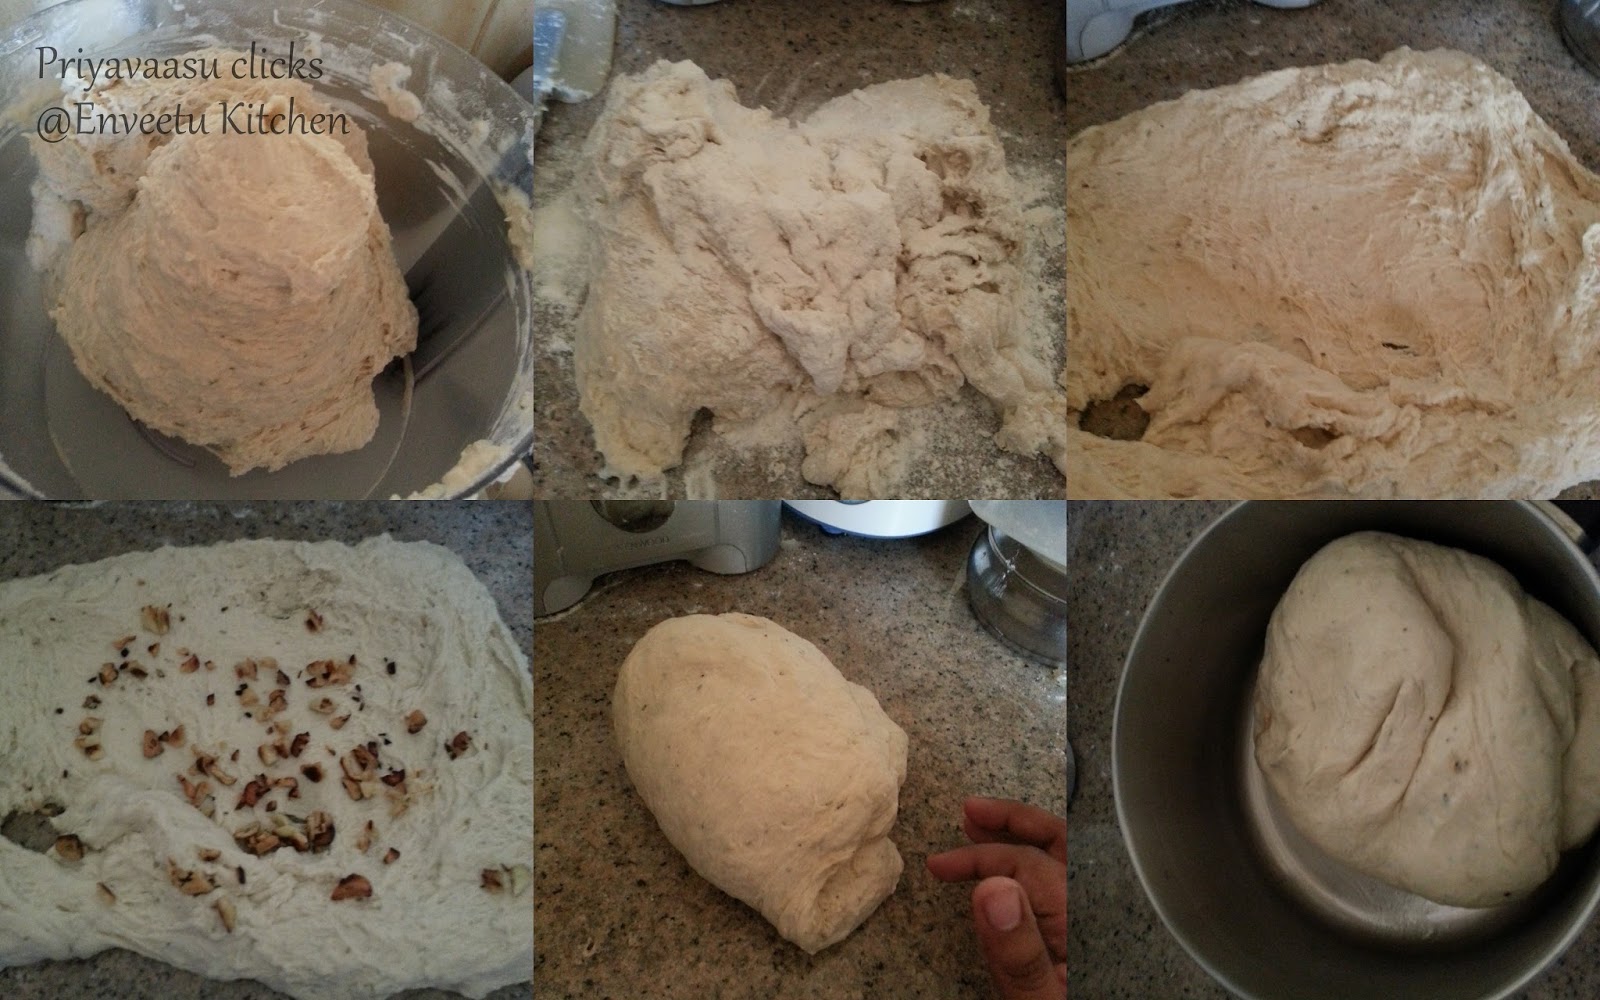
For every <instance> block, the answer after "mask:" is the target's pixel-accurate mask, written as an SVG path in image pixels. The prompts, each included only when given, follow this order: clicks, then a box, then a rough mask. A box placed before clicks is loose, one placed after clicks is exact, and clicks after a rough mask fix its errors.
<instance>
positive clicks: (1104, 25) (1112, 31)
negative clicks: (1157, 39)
mask: <svg viewBox="0 0 1600 1000" xmlns="http://www.w3.org/2000/svg"><path fill="white" fill-rule="evenodd" d="M1188 2H1189V0H1067V62H1069V63H1075V62H1083V61H1085V60H1087V59H1098V58H1100V57H1101V56H1103V55H1105V54H1106V53H1107V52H1110V51H1111V50H1112V49H1114V48H1116V47H1117V46H1118V45H1121V44H1122V43H1123V42H1124V41H1125V40H1126V39H1127V37H1128V35H1129V33H1130V32H1132V31H1133V19H1134V18H1136V17H1138V16H1139V15H1140V14H1143V13H1144V12H1145V11H1147V10H1155V9H1156V8H1157V7H1172V6H1175V5H1177V4H1180V3H1188ZM1316 2H1317V0H1256V3H1258V4H1261V5H1262V6H1264V7H1283V8H1298V7H1310V6H1311V5H1312V4H1314V3H1316Z"/></svg>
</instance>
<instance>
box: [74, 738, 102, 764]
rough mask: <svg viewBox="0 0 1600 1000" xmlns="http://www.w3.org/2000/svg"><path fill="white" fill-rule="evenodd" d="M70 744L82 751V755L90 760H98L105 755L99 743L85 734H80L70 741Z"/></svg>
mask: <svg viewBox="0 0 1600 1000" xmlns="http://www.w3.org/2000/svg"><path fill="white" fill-rule="evenodd" d="M72 745H73V746H75V747H77V748H78V749H79V750H82V751H83V755H84V756H85V757H87V758H89V759H90V760H99V759H100V758H101V757H104V756H105V751H104V750H101V749H100V744H99V743H98V742H96V741H94V740H91V739H89V738H88V737H87V736H80V737H78V738H77V739H75V740H73V741H72Z"/></svg>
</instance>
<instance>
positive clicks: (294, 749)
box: [289, 733, 311, 757]
mask: <svg viewBox="0 0 1600 1000" xmlns="http://www.w3.org/2000/svg"><path fill="white" fill-rule="evenodd" d="M310 742H311V734H310V733H295V734H294V739H293V740H292V741H291V742H290V743H289V756H291V757H298V756H300V754H301V752H302V751H303V750H305V748H306V744H308V743H310Z"/></svg>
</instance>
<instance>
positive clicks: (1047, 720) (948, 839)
mask: <svg viewBox="0 0 1600 1000" xmlns="http://www.w3.org/2000/svg"><path fill="white" fill-rule="evenodd" d="M978 531H979V523H978V522H977V521H976V519H972V518H969V519H967V520H964V521H961V522H958V523H957V524H955V525H952V526H950V527H948V528H946V529H944V530H942V531H940V532H937V533H935V534H932V535H928V536H924V537H922V538H917V539H910V540H903V541H869V540H864V539H856V538H849V537H838V536H830V535H827V534H825V533H824V532H822V531H821V530H820V529H818V528H816V527H813V526H811V525H809V524H805V523H801V522H798V521H796V520H793V519H792V518H791V517H789V516H786V518H785V522H784V528H783V544H782V547H781V548H780V550H779V552H778V554H777V556H776V557H775V558H774V560H773V561H772V562H771V563H769V564H768V565H766V566H765V567H763V568H761V569H759V570H757V571H755V572H754V573H751V574H748V575H745V576H729V577H720V576H715V575H712V574H710V573H704V572H701V571H699V570H696V569H693V568H691V567H689V566H688V565H687V564H684V563H671V564H665V565H659V566H652V567H645V568H641V569H634V570H624V571H622V572H619V573H616V574H613V575H611V576H609V577H606V578H603V580H602V581H600V582H599V583H597V584H596V587H595V589H594V590H593V591H591V593H590V594H589V596H588V597H587V598H586V599H585V600H584V602H583V603H581V604H579V605H577V606H576V607H575V608H574V609H571V610H568V611H565V612H561V613H559V614H556V615H552V616H550V617H548V618H545V619H541V620H540V621H539V623H538V627H537V628H536V630H535V636H534V665H535V666H534V690H535V691H536V692H537V696H536V698H535V703H536V708H535V712H536V717H535V720H534V725H535V732H536V733H537V734H538V736H537V743H536V747H535V754H534V756H535V765H536V767H535V797H534V810H535V830H536V841H537V843H536V847H535V855H534V858H535V865H534V895H535V898H536V899H537V900H538V901H539V905H538V906H537V908H536V912H535V917H534V942H535V956H536V957H535V965H534V969H535V974H534V982H535V995H536V996H538V997H540V998H548V1000H557V998H568V997H570V998H575V1000H576V998H582V1000H601V998H608V997H609V998H612V1000H631V998H633V997H637V996H639V995H640V992H639V991H640V988H641V985H642V984H646V983H648V984H650V990H649V993H650V996H651V997H652V998H659V1000H673V998H684V1000H705V998H719V1000H743V998H746V997H749V998H760V1000H791V998H794V1000H798V998H824V997H826V998H832V997H880V996H881V997H895V998H897V1000H898V998H907V1000H912V998H919V997H930V998H931V997H938V998H951V1000H954V998H973V1000H978V998H987V997H989V996H990V992H989V982H988V974H987V972H986V970H985V969H984V966H983V963H982V959H981V958H980V956H979V954H978V949H977V944H976V941H975V939H974V937H973V934H972V929H971V923H970V920H971V918H970V903H969V900H970V886H966V885H945V884H943V883H940V882H938V881H936V880H934V879H933V877H932V876H930V875H928V874H927V872H926V870H925V868H924V867H923V859H924V858H925V857H926V856H927V855H928V854H931V853H936V852H938V851H940V850H944V849H947V848H949V847H954V846H957V845H958V844H960V843H963V842H964V838H963V836H962V834H961V831H960V816H961V812H960V809H961V800H962V798H963V797H964V796H966V795H969V794H987V795H995V796H1004V797H1009V798H1016V799H1022V800H1024V801H1028V802H1031V803H1033V804H1035V805H1038V806H1040V807H1042V808H1045V809H1049V810H1050V811H1052V812H1054V813H1056V814H1058V815H1060V814H1061V813H1062V812H1063V810H1064V809H1065V806H1066V803H1065V801H1064V791H1065V788H1064V784H1063V780H1062V779H1063V772H1064V765H1065V761H1064V759H1063V756H1062V744H1063V740H1064V736H1065V727H1066V713H1065V710H1064V705H1063V701H1064V698H1065V695H1066V690H1065V678H1064V674H1063V673H1061V672H1060V671H1051V670H1047V669H1044V668H1041V667H1037V666H1034V665H1031V664H1029V663H1027V662H1025V661H1023V660H1021V659H1019V658H1018V657H1016V656H1015V655H1013V654H1012V653H1010V652H1009V651H1008V650H1007V649H1006V648H1005V647H1003V646H1001V645H1000V643H999V642H998V641H997V640H995V639H994V638H992V637H991V636H990V635H989V634H988V633H987V632H985V631H984V630H983V628H982V626H980V625H979V624H978V622H977V620H976V619H975V618H974V617H973V615H972V611H971V610H970V608H969V607H968V605H967V600H966V594H965V589H964V587H963V585H962V579H963V575H962V574H963V566H964V564H965V560H966V555H967V552H968V550H969V549H970V547H971V545H972V541H973V539H974V538H975V537H976V536H977V533H978ZM725 611H743V612H747V613H750V614H756V615H763V616H766V617H769V618H772V619H773V620H774V621H777V622H778V623H779V624H781V625H784V626H785V627H787V628H790V629H792V630H793V631H795V632H797V633H798V634H800V635H801V636H804V637H805V638H807V639H809V640H811V641H812V642H813V643H815V644H816V645H817V646H818V648H820V649H821V650H822V651H823V652H824V653H825V654H827V655H828V657H829V658H830V659H831V660H832V661H833V662H834V664H835V665H836V666H837V667H838V668H839V669H840V671H841V672H842V673H844V675H845V676H846V677H848V678H850V679H851V680H853V681H856V682H858V683H860V684H863V685H865V686H866V687H867V688H868V689H869V690H871V691H872V692H873V693H874V694H875V695H876V696H877V698H878V700H879V702H881V703H882V705H883V708H884V710H885V711H886V712H887V713H888V714H889V716H890V718H892V719H893V720H894V721H895V722H896V723H897V724H898V725H899V726H900V727H901V728H902V729H904V730H905V731H906V733H907V735H908V736H909V737H910V759H909V764H908V767H907V777H906V783H905V785H904V787H903V788H901V790H900V813H899V817H898V819H897V820H896V822H895V827H894V833H893V839H894V841H895V843H896V844H897V845H898V847H899V849H900V854H901V856H902V857H903V858H904V859H905V872H904V874H902V875H901V877H900V884H899V887H898V888H897V889H896V890H895V893H894V895H893V896H891V897H890V898H889V899H888V900H887V901H886V902H884V904H883V905H882V906H881V907H880V908H879V909H878V910H877V912H875V913H874V914H873V915H872V916H871V917H869V918H868V919H867V921H866V922H865V923H864V924H863V925H862V926H861V927H860V928H858V929H857V930H856V931H855V933H853V934H852V935H851V936H850V937H848V938H846V939H845V940H844V941H843V942H841V943H839V944H837V945H834V946H833V947H831V948H828V949H826V950H824V951H822V952H821V953H819V954H817V955H815V956H807V955H806V954H805V952H803V951H801V950H800V949H799V948H797V947H795V946H794V945H792V944H790V943H788V942H787V941H785V940H783V939H782V938H780V937H779V936H778V934H777V932H776V931H775V930H773V928H772V927H771V925H770V924H768V923H767V922H766V921H765V920H764V919H762V918H761V917H760V916H759V915H758V914H757V913H756V912H755V911H754V910H752V909H750V908H749V907H747V906H745V905H744V904H743V903H740V902H737V901H736V900H734V899H733V898H732V897H729V896H727V895H724V894H723V893H722V892H721V891H719V890H718V889H716V888H714V887H713V886H711V884H710V883H708V882H706V881H704V880H703V879H701V878H700V876H698V875H696V874H695V873H694V871H693V870H692V869H690V868H689V866H688V864H687V863H686V862H685V861H684V860H683V858H682V856H681V855H679V854H678V852H677V851H676V850H675V849H674V848H673V847H672V846H671V844H669V843H668V842H667V839H666V837H665V836H663V835H662V833H661V831H660V830H659V829H658V828H657V826H656V824H655V821H654V820H653V819H652V818H651V816H650V814H649V812H648V810H646V808H645V806H644V804H643V803H642V802H641V801H640V800H639V797H638V796H637V794H636V793H635V792H634V790H633V787H632V785H631V784H630V783H629V781H628V775H627V771H626V769H625V768H624V767H623V764H622V759H621V757H620V756H619V755H618V753H617V750H616V747H615V745H614V743H613V742H612V737H611V723H610V710H611V690H612V686H613V685H614V683H615V681H616V675H617V668H618V667H619V666H620V665H621V663H622V660H623V659H624V657H625V656H626V655H627V652H628V650H629V649H630V648H631V647H632V646H633V643H634V642H635V641H637V640H638V639H639V637H640V636H642V635H643V634H644V633H645V631H646V630H647V629H648V628H649V627H650V626H652V625H654V624H655V623H656V622H658V621H661V620H662V619H664V618H668V617H671V616H675V615H683V614H692V613H697V612H705V613H721V612H725Z"/></svg>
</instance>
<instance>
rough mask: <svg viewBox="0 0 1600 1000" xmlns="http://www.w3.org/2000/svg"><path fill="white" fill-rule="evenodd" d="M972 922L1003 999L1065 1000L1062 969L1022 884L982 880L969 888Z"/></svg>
mask: <svg viewBox="0 0 1600 1000" xmlns="http://www.w3.org/2000/svg"><path fill="white" fill-rule="evenodd" d="M972 920H973V924H974V925H975V926H976V928H977V932H978V947H979V949H980V950H982V952H983V957H984V961H985V962H987V963H988V966H989V975H990V976H992V977H993V978H994V982H995V986H996V987H997V988H998V989H999V990H1000V995H1001V996H1002V997H1004V998H1005V1000H1065V997H1066V995H1067V990H1066V985H1065V974H1066V966H1065V965H1064V964H1063V965H1062V966H1060V971H1059V972H1058V971H1057V967H1056V965H1055V964H1054V963H1053V962H1051V960H1050V952H1049V949H1047V948H1046V947H1045V943H1044V938H1043V937H1041V936H1040V934H1039V926H1038V924H1037V923H1036V922H1035V920H1034V916H1033V910H1032V908H1031V907H1030V906H1029V905H1028V896H1027V894H1026V893H1025V892H1024V891H1023V889H1022V886H1020V885H1018V884H1017V883H1016V882H1013V881H1012V880H1011V879H1008V878H999V877H996V878H986V879H984V880H983V881H982V882H979V883H978V884H977V886H976V887H975V888H974V889H973V890H972Z"/></svg>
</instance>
